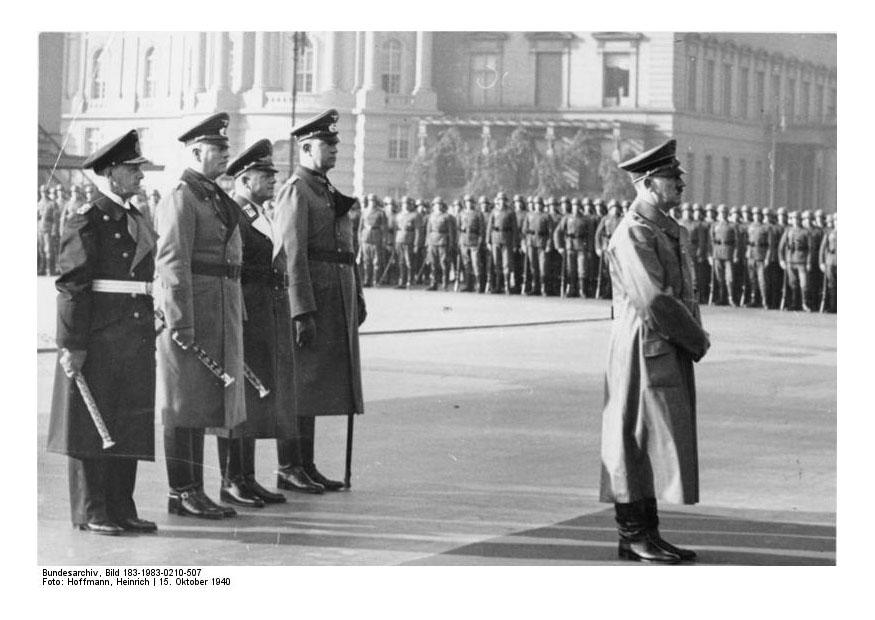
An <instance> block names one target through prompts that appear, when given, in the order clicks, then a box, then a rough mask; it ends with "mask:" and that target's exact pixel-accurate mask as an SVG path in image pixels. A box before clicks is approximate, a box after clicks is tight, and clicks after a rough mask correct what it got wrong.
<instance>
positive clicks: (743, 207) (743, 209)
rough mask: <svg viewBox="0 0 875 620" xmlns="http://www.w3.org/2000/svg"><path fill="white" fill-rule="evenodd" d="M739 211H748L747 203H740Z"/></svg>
mask: <svg viewBox="0 0 875 620" xmlns="http://www.w3.org/2000/svg"><path fill="white" fill-rule="evenodd" d="M738 210H739V211H740V212H741V213H750V207H749V206H747V205H741V207H740V208H739V209H738Z"/></svg>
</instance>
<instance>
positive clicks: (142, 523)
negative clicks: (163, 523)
mask: <svg viewBox="0 0 875 620" xmlns="http://www.w3.org/2000/svg"><path fill="white" fill-rule="evenodd" d="M117 523H118V524H119V526H120V527H121V528H122V529H123V530H125V531H126V532H136V533H138V534H147V533H149V532H157V531H158V526H157V525H155V523H154V522H153V521H146V519H138V518H137V517H131V518H130V519H119V520H118V521H117Z"/></svg>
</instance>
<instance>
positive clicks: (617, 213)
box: [595, 199, 623, 299]
mask: <svg viewBox="0 0 875 620" xmlns="http://www.w3.org/2000/svg"><path fill="white" fill-rule="evenodd" d="M622 220H623V213H622V207H621V206H620V203H619V202H617V200H616V199H612V200H611V203H610V212H609V213H608V214H607V215H605V217H603V218H602V219H601V221H600V222H599V225H598V227H597V228H596V231H595V245H596V255H597V256H598V257H599V266H598V269H599V273H598V274H597V281H596V288H597V292H598V296H600V297H601V298H602V299H605V298H607V299H610V298H611V279H610V275H609V273H608V263H607V260H606V258H605V256H604V251H605V249H607V247H608V243H609V242H610V240H611V237H612V236H613V234H614V231H615V230H616V229H617V226H619V225H620V222H621V221H622Z"/></svg>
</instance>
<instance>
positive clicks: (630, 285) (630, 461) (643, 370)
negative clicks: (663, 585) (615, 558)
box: [599, 140, 710, 564]
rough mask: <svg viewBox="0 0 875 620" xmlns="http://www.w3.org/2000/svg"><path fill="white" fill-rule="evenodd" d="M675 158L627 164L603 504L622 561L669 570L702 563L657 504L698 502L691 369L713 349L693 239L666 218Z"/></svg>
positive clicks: (616, 249) (641, 158)
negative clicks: (628, 195) (675, 537)
mask: <svg viewBox="0 0 875 620" xmlns="http://www.w3.org/2000/svg"><path fill="white" fill-rule="evenodd" d="M675 148H676V144H675V141H674V140H669V141H668V142H666V143H665V144H662V145H660V146H658V147H656V148H655V149H652V150H650V151H647V152H645V153H642V154H641V155H638V156H637V157H634V158H633V159H631V160H629V161H626V162H623V163H621V164H620V168H622V169H623V170H626V171H628V172H630V173H631V174H633V175H634V181H633V182H634V184H635V189H636V191H637V192H638V196H637V198H636V199H635V203H634V204H633V206H632V208H631V209H630V210H629V213H628V214H627V215H626V216H625V217H624V218H623V220H622V222H621V223H620V225H619V226H618V227H617V229H616V231H615V232H614V234H613V235H612V237H611V240H610V243H609V245H608V247H607V248H606V250H605V252H606V254H607V255H608V256H609V257H610V259H609V260H608V262H609V263H610V269H611V280H612V281H613V282H614V287H613V292H614V297H613V307H614V308H615V317H614V320H613V321H612V322H611V323H612V327H611V339H610V351H609V353H608V364H607V373H606V382H605V408H604V413H603V415H602V442H601V490H600V494H599V495H600V497H599V499H600V501H603V502H612V503H613V504H614V511H615V516H616V521H617V526H618V531H619V535H620V543H619V547H618V554H619V556H620V558H622V559H627V560H632V561H639V562H651V563H665V564H673V563H677V562H681V561H690V560H693V559H695V557H696V554H695V552H693V551H690V550H686V549H681V548H678V547H675V546H674V545H672V544H669V543H668V542H666V541H665V540H664V539H663V538H662V536H661V535H660V533H659V516H658V510H657V500H660V501H668V502H673V503H681V504H695V503H697V502H698V501H699V467H698V448H697V438H696V391H695V377H694V372H693V363H694V362H698V361H699V360H700V359H702V357H703V356H704V355H705V354H706V352H707V351H708V349H709V347H710V339H709V336H708V333H707V332H706V331H705V330H704V329H703V328H702V321H701V317H700V314H699V306H698V304H697V303H696V300H695V298H694V291H693V276H692V268H693V264H692V258H691V257H690V255H689V245H688V242H687V239H686V230H685V229H684V228H683V227H681V226H679V225H678V224H677V223H676V222H674V221H673V220H672V219H671V218H669V217H668V216H667V215H666V212H667V211H668V209H669V208H670V207H671V206H674V205H677V204H678V203H679V202H680V199H681V194H682V191H683V188H684V182H683V180H682V178H681V175H682V174H683V172H684V171H683V170H682V169H681V167H680V162H678V160H677V158H676V157H675Z"/></svg>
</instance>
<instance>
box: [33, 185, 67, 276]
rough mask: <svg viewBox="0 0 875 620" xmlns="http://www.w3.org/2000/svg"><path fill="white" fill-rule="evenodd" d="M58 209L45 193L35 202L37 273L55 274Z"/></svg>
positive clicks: (58, 225) (56, 268)
mask: <svg viewBox="0 0 875 620" xmlns="http://www.w3.org/2000/svg"><path fill="white" fill-rule="evenodd" d="M60 216H61V214H60V210H59V209H58V205H57V204H56V203H55V201H54V200H52V199H51V198H49V197H48V196H46V195H43V197H42V198H41V199H40V201H39V202H38V203H37V252H38V257H39V258H38V262H39V264H41V265H42V269H38V273H39V275H42V274H44V273H45V274H48V275H57V273H58V265H57V255H56V254H55V237H56V236H57V235H58V231H59V230H60Z"/></svg>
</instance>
